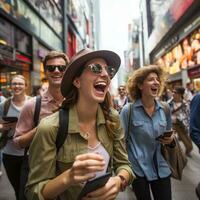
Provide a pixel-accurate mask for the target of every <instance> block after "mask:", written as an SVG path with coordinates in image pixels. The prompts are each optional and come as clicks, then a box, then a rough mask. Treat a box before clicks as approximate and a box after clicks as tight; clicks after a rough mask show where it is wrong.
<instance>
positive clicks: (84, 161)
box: [71, 153, 105, 182]
mask: <svg viewBox="0 0 200 200" xmlns="http://www.w3.org/2000/svg"><path fill="white" fill-rule="evenodd" d="M104 167H105V161H104V159H103V157H102V156H101V155H99V154H95V153H86V154H82V155H78V156H76V158H75V161H74V163H73V165H72V168H71V176H72V177H73V179H74V180H75V182H83V181H87V180H88V179H91V178H94V177H95V176H96V175H95V174H96V172H98V171H102V170H104Z"/></svg>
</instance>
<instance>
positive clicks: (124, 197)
mask: <svg viewBox="0 0 200 200" xmlns="http://www.w3.org/2000/svg"><path fill="white" fill-rule="evenodd" d="M199 168H200V154H199V152H198V149H197V147H196V146H195V145H194V150H193V152H192V158H188V164H187V166H186V167H185V169H184V172H183V177H182V180H181V181H178V180H175V179H173V178H172V195H173V200H198V198H197V197H196V194H195V187H196V185H197V183H198V182H200V170H199ZM117 200H136V198H135V196H134V193H133V192H132V190H131V188H127V190H126V192H123V193H120V194H119V196H118V198H117Z"/></svg>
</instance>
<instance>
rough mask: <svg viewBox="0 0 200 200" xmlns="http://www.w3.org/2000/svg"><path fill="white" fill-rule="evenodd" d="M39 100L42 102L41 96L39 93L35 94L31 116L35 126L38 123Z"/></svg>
mask: <svg viewBox="0 0 200 200" xmlns="http://www.w3.org/2000/svg"><path fill="white" fill-rule="evenodd" d="M41 102H42V97H41V96H40V95H37V96H36V103H35V111H34V117H33V120H34V124H35V127H36V126H37V125H38V123H39V117H40V109H41Z"/></svg>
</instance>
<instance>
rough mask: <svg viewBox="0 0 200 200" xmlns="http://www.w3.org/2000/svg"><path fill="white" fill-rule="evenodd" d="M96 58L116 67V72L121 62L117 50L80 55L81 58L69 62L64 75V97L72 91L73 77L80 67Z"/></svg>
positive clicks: (62, 89) (62, 87) (62, 84)
mask: <svg viewBox="0 0 200 200" xmlns="http://www.w3.org/2000/svg"><path fill="white" fill-rule="evenodd" d="M94 58H102V59H104V60H105V61H106V63H107V65H108V66H113V67H115V69H116V73H117V71H118V69H119V67H120V64H121V59H120V57H119V56H118V55H117V54H116V53H115V52H113V51H109V50H99V51H92V52H89V53H86V54H85V55H82V56H80V57H79V58H77V59H75V60H74V61H72V62H70V63H69V64H68V66H67V69H66V71H65V74H64V75H63V78H62V82H61V93H62V95H63V97H65V96H67V94H68V93H69V92H70V90H71V88H72V86H73V79H74V78H75V77H76V75H77V73H78V72H79V69H80V68H81V67H84V65H85V64H86V63H87V62H88V61H90V60H92V59H94ZM116 73H115V74H116ZM112 78H113V77H112Z"/></svg>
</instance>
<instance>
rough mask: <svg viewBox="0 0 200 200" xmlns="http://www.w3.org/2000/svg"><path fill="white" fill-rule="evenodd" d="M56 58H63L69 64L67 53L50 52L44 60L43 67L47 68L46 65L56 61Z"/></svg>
mask: <svg viewBox="0 0 200 200" xmlns="http://www.w3.org/2000/svg"><path fill="white" fill-rule="evenodd" d="M54 58H63V59H64V61H65V63H66V65H67V64H68V63H69V58H68V56H67V55H66V54H65V53H62V52H59V51H50V52H49V53H48V54H47V55H46V56H45V57H44V59H43V65H44V67H45V66H46V63H47V61H48V60H51V59H54Z"/></svg>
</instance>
